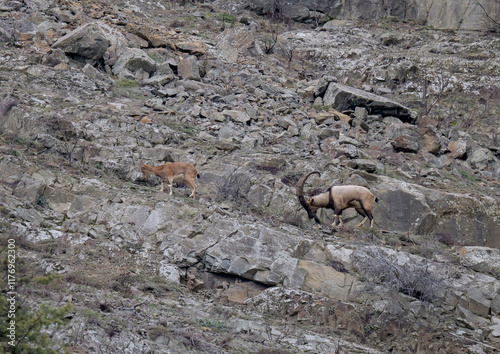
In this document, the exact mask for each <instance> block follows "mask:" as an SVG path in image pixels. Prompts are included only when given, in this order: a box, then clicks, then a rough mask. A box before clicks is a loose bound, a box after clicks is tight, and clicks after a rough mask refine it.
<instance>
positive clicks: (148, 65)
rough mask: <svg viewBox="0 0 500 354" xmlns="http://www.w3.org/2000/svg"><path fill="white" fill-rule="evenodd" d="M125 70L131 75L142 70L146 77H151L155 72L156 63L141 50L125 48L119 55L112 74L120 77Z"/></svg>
mask: <svg viewBox="0 0 500 354" xmlns="http://www.w3.org/2000/svg"><path fill="white" fill-rule="evenodd" d="M125 70H128V71H129V72H131V73H132V74H135V73H136V72H137V71H139V70H143V71H144V72H146V73H148V75H151V74H152V73H153V72H154V71H155V70H156V63H155V61H154V60H153V59H151V58H150V57H149V56H148V55H147V54H146V52H144V51H143V50H141V49H138V48H126V49H124V50H123V51H122V52H121V53H120V55H119V57H118V60H117V61H116V63H115V64H114V65H113V73H114V74H115V75H120V74H122V72H123V71H125Z"/></svg>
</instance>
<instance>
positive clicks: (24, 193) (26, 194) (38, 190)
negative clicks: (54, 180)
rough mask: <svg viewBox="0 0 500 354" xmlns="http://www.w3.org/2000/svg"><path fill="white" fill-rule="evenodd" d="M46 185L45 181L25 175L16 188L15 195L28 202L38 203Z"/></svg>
mask: <svg viewBox="0 0 500 354" xmlns="http://www.w3.org/2000/svg"><path fill="white" fill-rule="evenodd" d="M45 187H46V183H45V182H44V181H42V180H39V179H35V178H32V177H30V176H28V175H23V176H22V177H21V179H20V180H19V182H18V183H17V185H16V187H15V189H14V195H15V196H16V197H18V198H20V199H21V200H23V201H24V202H26V203H28V204H31V205H36V204H37V203H38V202H39V200H40V198H41V197H42V195H43V193H44V191H45Z"/></svg>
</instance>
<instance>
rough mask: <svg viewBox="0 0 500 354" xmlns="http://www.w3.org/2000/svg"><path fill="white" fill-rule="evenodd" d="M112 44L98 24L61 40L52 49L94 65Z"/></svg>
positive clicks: (74, 32) (82, 28)
mask: <svg viewBox="0 0 500 354" xmlns="http://www.w3.org/2000/svg"><path fill="white" fill-rule="evenodd" d="M110 44H111V43H110V41H109V40H108V39H107V38H106V35H105V33H104V32H103V31H102V29H101V27H100V26H99V25H98V24H96V23H88V24H85V25H83V26H80V27H78V28H76V29H75V30H73V31H71V32H70V33H68V34H67V35H65V36H63V37H61V38H59V39H58V40H57V41H56V42H55V43H54V44H53V45H52V48H56V49H57V48H60V49H62V50H63V51H64V52H65V53H66V54H68V55H70V56H72V57H73V58H75V59H81V60H82V61H84V62H86V63H89V64H91V65H94V64H96V63H97V62H98V61H99V60H101V59H102V58H103V56H104V53H106V50H107V49H108V47H109V46H110Z"/></svg>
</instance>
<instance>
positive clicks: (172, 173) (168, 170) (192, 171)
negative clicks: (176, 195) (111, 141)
mask: <svg viewBox="0 0 500 354" xmlns="http://www.w3.org/2000/svg"><path fill="white" fill-rule="evenodd" d="M141 171H142V175H143V178H144V179H148V178H149V176H150V175H151V174H154V175H157V176H160V177H161V178H162V179H163V181H162V182H161V189H160V191H161V192H163V186H164V184H165V182H168V186H169V187H170V193H169V194H170V195H172V183H173V182H174V181H183V182H184V183H186V185H187V186H188V187H189V188H190V189H191V190H192V193H191V195H190V196H189V197H190V198H194V196H195V193H196V183H194V179H195V178H196V177H198V178H200V175H199V174H198V171H197V170H196V168H195V167H194V166H193V165H191V164H190V163H187V162H169V163H166V164H164V165H162V166H157V167H155V166H148V165H146V164H145V163H143V164H142V166H141Z"/></svg>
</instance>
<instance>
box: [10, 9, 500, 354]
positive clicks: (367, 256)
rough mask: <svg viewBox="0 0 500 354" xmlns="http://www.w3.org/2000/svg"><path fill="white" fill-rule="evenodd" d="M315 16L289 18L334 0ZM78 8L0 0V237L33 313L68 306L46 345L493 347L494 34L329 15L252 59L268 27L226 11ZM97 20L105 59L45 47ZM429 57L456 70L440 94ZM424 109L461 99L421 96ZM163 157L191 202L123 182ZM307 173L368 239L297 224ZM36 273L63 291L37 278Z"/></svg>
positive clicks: (439, 76)
mask: <svg viewBox="0 0 500 354" xmlns="http://www.w3.org/2000/svg"><path fill="white" fill-rule="evenodd" d="M317 3H318V4H319V5H320V6H322V7H320V8H318V9H316V10H315V11H310V9H306V8H305V7H304V6H303V4H302V5H301V4H299V3H297V2H294V6H293V7H291V8H286V10H287V11H290V13H295V15H293V16H295V17H296V18H297V19H298V20H301V21H302V20H305V21H312V23H315V25H317V24H318V23H317V22H320V21H321V14H318V13H317V12H319V11H320V10H321V9H324V11H332V12H331V14H333V13H335V11H337V10H339V7H338V6H340V5H341V4H340V2H335V3H334V4H333V6H332V7H328V8H327V7H326V5H328V4H326V3H325V2H321V1H320V2H317ZM386 3H387V2H386ZM89 4H91V5H92V6H89V9H84V8H83V7H82V5H81V2H74V1H73V2H64V4H63V3H62V2H61V3H57V4H55V3H52V2H45V1H25V2H23V3H21V2H19V3H16V4H14V5H13V4H11V3H8V6H7V5H5V7H0V14H2V15H5V14H4V13H1V12H5V11H11V10H14V11H21V9H22V11H25V12H19V13H16V21H19V22H23V21H24V22H25V25H23V26H20V27H16V26H17V24H18V23H19V22H16V23H14V24H16V26H12V28H22V33H19V36H17V34H16V35H14V36H13V37H12V34H10V32H9V36H10V37H9V41H8V42H9V44H8V45H4V44H0V45H1V46H2V49H3V51H1V52H0V53H1V54H0V69H1V70H0V79H1V80H0V87H1V89H2V92H3V93H2V95H3V96H2V97H0V125H1V128H2V130H0V149H1V150H0V152H1V154H0V156H1V157H0V231H1V233H2V234H3V233H5V234H6V235H8V237H12V238H15V240H16V243H17V245H18V247H19V253H18V254H19V255H20V257H22V258H23V262H26V264H28V266H29V271H28V272H27V273H28V274H24V273H22V272H23V271H25V270H23V269H22V268H19V272H20V273H22V274H19V277H22V276H26V277H25V278H23V281H24V279H28V278H30V277H31V278H35V279H37V280H33V281H32V282H31V283H30V285H33V284H36V286H33V288H32V289H29V291H26V293H25V295H26V299H27V300H26V303H28V304H29V305H30V308H34V309H36V308H39V305H40V303H49V304H51V305H52V306H59V304H60V303H61V301H63V302H65V301H73V303H74V306H75V315H74V316H73V317H71V316H68V317H67V318H66V319H65V321H66V322H65V325H66V326H65V327H64V326H63V329H62V330H58V329H55V330H54V333H55V334H54V336H53V338H54V340H57V341H58V342H60V343H68V342H71V343H75V346H76V348H75V349H74V351H82V352H85V351H92V352H98V351H109V350H114V351H117V352H130V353H135V352H138V351H141V350H148V351H152V352H167V351H176V352H189V351H198V352H204V353H205V352H206V353H223V352H229V353H230V352H244V351H248V348H249V345H250V346H251V347H252V348H253V349H255V351H258V350H262V351H263V352H265V351H272V350H288V351H296V352H303V351H314V352H337V351H348V352H359V353H366V352H373V353H376V352H379V351H382V352H389V351H392V352H408V351H411V352H418V351H427V352H439V351H442V352H458V351H460V350H461V351H463V350H470V351H474V350H476V351H477V352H481V351H483V352H486V353H489V352H493V350H492V348H493V346H494V344H496V343H498V341H499V339H500V332H499V331H498V323H500V318H499V314H500V312H499V311H500V295H499V294H500V285H499V280H498V274H497V273H498V272H497V270H498V269H497V268H498V265H497V264H496V263H497V262H496V258H497V252H496V248H495V247H498V240H497V237H496V235H497V231H498V229H497V227H498V220H499V213H500V206H499V204H498V201H499V198H498V184H497V183H498V182H497V180H496V177H498V176H499V173H500V170H499V166H500V164H499V160H498V149H497V148H495V146H493V147H492V146H491V144H492V141H494V129H492V128H491V127H494V126H495V125H494V124H492V123H491V122H490V120H491V121H492V120H493V119H491V117H496V112H497V111H495V108H494V107H495V104H497V101H496V98H495V97H497V96H495V95H496V94H495V92H496V91H490V90H493V88H494V87H495V86H496V84H497V81H498V80H497V77H498V75H496V74H497V65H496V58H495V56H494V54H493V55H490V52H491V53H494V52H495V50H496V46H497V45H498V42H497V41H496V38H495V37H490V35H489V34H488V33H484V34H482V35H481V36H476V34H456V33H447V32H446V33H445V32H439V31H436V30H432V31H429V30H426V29H424V28H420V27H418V29H419V30H418V31H415V30H414V29H413V28H409V27H406V28H405V29H404V30H403V31H401V32H397V33H393V32H392V31H393V29H392V30H391V31H390V32H391V33H388V30H387V29H386V28H385V25H386V24H384V26H377V25H376V24H375V23H373V22H369V23H363V22H359V23H357V22H356V23H355V24H353V25H348V24H346V23H344V24H341V23H337V25H335V26H337V27H335V28H334V29H333V30H332V29H327V28H324V27H323V28H321V29H320V30H317V31H316V30H314V31H313V30H310V29H307V28H292V29H290V30H288V29H287V30H286V31H285V32H283V33H280V40H279V41H277V43H276V49H275V50H274V51H270V53H264V51H262V48H260V50H259V46H260V45H261V44H262V43H263V42H264V40H263V39H262V38H263V37H264V36H265V35H267V34H268V33H267V32H266V31H265V30H264V29H262V28H261V29H259V26H264V24H268V25H271V24H272V23H266V21H265V19H263V18H255V17H252V16H253V15H251V14H249V13H247V14H245V16H247V15H248V16H249V18H250V19H249V18H246V21H245V19H243V18H241V22H238V21H239V20H236V21H235V22H234V23H232V25H231V26H230V28H226V29H225V30H222V29H223V27H224V26H225V22H224V21H225V19H227V18H228V16H227V13H225V12H224V11H222V10H219V9H218V8H217V7H216V6H218V5H224V6H226V5H227V4H226V3H224V4H222V2H214V3H211V4H210V5H209V4H204V5H203V6H201V5H200V6H199V7H196V6H197V4H194V5H193V4H186V6H185V7H177V4H175V3H171V4H169V6H170V5H171V6H172V7H173V9H172V8H169V9H167V8H166V5H164V4H162V3H161V2H160V3H158V2H156V3H154V2H143V1H130V2H128V3H127V4H128V5H127V6H130V8H128V7H127V8H126V10H123V9H122V8H121V7H120V6H118V5H117V6H111V4H108V3H107V2H102V1H96V2H92V1H90V2H89ZM274 4H276V3H274ZM329 4H330V5H331V4H332V3H331V2H330V3H329ZM378 4H379V3H377V4H375V2H370V3H369V5H367V9H370V11H373V12H375V13H377V14H382V12H377V11H378V10H376V9H375V6H378ZM389 5H390V4H389ZM2 6H3V5H2ZM34 8H36V9H37V11H41V13H39V14H37V16H36V18H37V23H38V20H39V19H40V18H39V17H38V16H40V17H42V18H43V19H44V21H43V22H41V23H39V24H37V25H35V24H34V23H32V22H30V21H31V19H30V18H31V17H30V16H28V15H27V14H31V13H30V11H31V10H30V9H34ZM5 9H7V10H5ZM49 10H50V12H49ZM174 10H175V11H178V12H175V14H174ZM408 10H409V9H408ZM321 11H323V10H321ZM394 11H396V13H397V14H399V13H400V11H402V9H401V8H396V9H395V10H394ZM184 12H186V13H189V14H190V15H192V16H190V17H189V26H187V25H186V24H184V25H183V22H182V21H184V17H179V16H178V15H179V13H184ZM216 15H217V16H216ZM86 16H88V17H86ZM7 17H10V14H9V16H7ZM174 17H175V21H174V20H173V18H174ZM295 17H294V18H295ZM54 18H64V21H65V23H69V24H70V26H69V27H68V26H67V25H66V24H62V23H59V22H57V21H54ZM90 18H92V20H90ZM96 18H97V19H102V20H103V22H99V24H98V27H99V28H100V35H103V36H104V38H105V39H106V40H107V41H108V42H109V46H108V47H107V49H106V51H105V52H104V54H101V51H100V50H97V51H96V52H95V53H98V54H96V56H95V58H94V56H93V55H88V57H86V59H85V60H84V61H87V62H88V63H86V64H85V65H83V64H82V63H79V62H75V61H73V60H69V58H67V57H65V55H63V51H65V50H67V49H64V50H63V49H61V50H52V51H51V50H50V45H49V43H53V42H57V39H58V38H59V39H62V38H64V37H65V36H68V35H69V34H70V33H72V35H74V34H75V32H72V31H70V29H69V28H77V31H78V29H79V30H80V31H82V30H83V29H86V28H87V25H86V24H85V23H82V22H86V21H88V22H92V23H94V22H93V21H94V20H95V19H96ZM186 18H187V17H186ZM104 21H105V22H106V23H108V25H105V24H104ZM211 21H213V22H211ZM210 26H212V27H210ZM412 26H413V25H412ZM0 27H1V28H2V31H3V32H0V35H1V36H3V37H4V38H5V36H6V33H7V32H6V31H4V30H3V29H4V28H5V26H0ZM12 28H11V29H12ZM210 28H211V29H212V30H213V32H210V31H209V29H210ZM87 29H88V28H87ZM23 31H24V32H23ZM200 34H202V35H200ZM492 38H493V40H492ZM288 39H290V40H292V44H294V46H291V47H288V52H287V47H286V43H287V41H288ZM11 40H12V41H11ZM35 40H37V41H35ZM75 42H78V41H75ZM201 42H204V43H201ZM354 43H358V44H357V45H354ZM84 47H85V45H82V48H84ZM44 48H45V49H44ZM61 48H62V47H61ZM68 48H69V47H68ZM139 48H141V49H139ZM478 48H481V49H480V50H479V49H478ZM292 49H293V50H292ZM68 50H69V49H68ZM290 50H291V52H290ZM462 51H463V52H467V53H469V54H468V55H467V58H464V59H460V58H458V55H455V54H457V53H458V52H462ZM67 53H68V56H69V57H71V56H72V55H73V54H71V53H72V52H70V51H68V52H67ZM86 53H87V52H85V51H82V54H85V55H87V54H86ZM422 53H426V54H425V55H423V54H422ZM285 54H288V55H286V56H284V55H285ZM292 54H293V55H292ZM406 54H408V55H406ZM431 56H432V60H430V59H429V58H430V57H431ZM449 56H451V57H452V58H453V59H454V60H455V61H454V65H455V64H456V71H453V72H450V73H449V74H450V75H451V74H452V76H450V80H449V82H450V83H451V84H450V86H446V87H443V84H442V85H441V86H439V85H437V83H438V82H441V83H443V82H445V81H446V80H445V79H446V76H447V75H448V72H447V71H446V70H447V67H446V66H445V65H444V66H442V65H441V64H442V63H444V62H446V61H447V60H448V59H449ZM82 58H83V56H82ZM392 58H398V59H392ZM93 60H97V61H98V63H96V62H94V61H93ZM308 61H312V62H313V63H317V66H309V64H308ZM94 65H95V66H94ZM318 67H319V68H326V69H318ZM445 69H446V70H445ZM323 70H324V71H323ZM450 70H451V69H450ZM454 70H455V69H454ZM331 73H335V75H338V76H339V77H338V78H335V77H333V76H332V75H331ZM424 79H425V81H424ZM422 82H426V83H427V84H428V86H426V87H425V90H424V88H423V87H422V85H423V84H422ZM339 83H342V84H339ZM427 84H426V85H427ZM478 90H480V91H478ZM476 91H477V92H476ZM441 94H442V95H443V96H442V95H441ZM459 94H461V95H459ZM448 95H449V96H448ZM454 95H457V97H455V96H454ZM444 96H446V98H447V99H449V100H450V101H451V106H456V105H460V104H463V105H464V106H467V107H469V106H471V107H472V108H471V109H470V110H464V111H455V110H452V108H454V107H451V108H450V106H446V105H444V106H443V107H441V108H440V109H438V107H439V106H440V105H439V104H436V105H435V106H432V105H433V103H434V102H435V100H436V99H439V98H440V97H444ZM468 96H470V97H472V98H470V97H468ZM485 97H486V98H487V99H488V100H491V102H488V104H484V107H483V104H482V103H481V102H483V101H482V100H486V98H485ZM476 101H477V102H476ZM478 102H479V104H478ZM439 103H442V102H439ZM409 107H411V109H410V108H409ZM431 108H432V109H433V110H430V109H431ZM342 110H344V111H343V112H341V111H342ZM472 110H474V112H472ZM417 112H420V113H425V112H427V115H426V116H422V115H418V114H417ZM477 112H485V113H484V117H483V116H481V120H480V121H470V122H469V121H466V122H465V123H464V122H462V120H461V119H459V118H461V117H469V116H475V114H476V113H477ZM490 116H491V117H490ZM435 119H436V120H435ZM437 119H440V121H439V122H438V121H437ZM452 119H453V120H452ZM464 120H466V119H465V118H464ZM485 122H486V123H487V124H489V126H488V131H487V132H486V133H483V134H484V135H482V134H480V133H481V131H477V130H475V128H476V126H475V125H481V124H485ZM467 124H469V125H467ZM459 125H460V126H459ZM458 126H459V127H458ZM469 128H470V130H469ZM472 131H474V134H473V133H472ZM173 161H186V162H190V163H192V164H194V165H195V166H196V168H197V169H198V171H199V172H200V179H199V180H197V183H198V187H199V188H198V191H199V193H198V194H197V198H196V199H194V200H193V199H190V198H187V196H188V195H189V191H188V189H187V188H185V187H183V185H182V184H181V183H178V184H177V185H175V186H174V192H173V195H172V196H169V195H168V194H166V193H161V192H159V185H158V184H159V179H158V178H156V177H151V178H149V179H148V180H144V179H143V177H142V176H141V172H140V166H141V163H143V162H147V163H148V164H151V165H155V166H156V165H161V164H163V163H165V162H173ZM313 170H319V171H321V176H320V177H318V178H316V177H315V178H314V179H311V180H309V181H308V185H307V186H306V188H305V189H306V191H308V194H314V193H315V191H318V190H319V191H324V190H326V189H327V188H328V187H330V186H332V185H338V184H356V185H363V186H366V187H368V188H369V189H370V190H371V191H373V193H374V194H375V195H376V196H377V197H378V199H379V202H378V203H377V204H376V205H375V206H374V210H373V213H374V216H375V228H374V230H369V229H368V228H363V229H359V228H356V226H355V225H356V224H357V223H359V221H360V220H361V217H360V216H359V215H357V213H356V212H355V211H354V210H353V209H350V210H346V211H345V212H344V215H343V217H344V220H345V224H346V225H345V227H344V228H343V229H341V228H334V227H331V226H330V224H331V221H332V211H331V210H326V211H325V210H322V211H321V212H320V213H319V216H320V218H321V221H322V222H323V224H322V225H313V224H312V222H310V221H309V220H308V219H307V214H306V213H305V211H304V210H303V209H302V208H301V206H300V205H299V203H298V201H297V198H296V195H295V185H296V183H297V181H298V179H299V177H300V176H301V175H302V174H303V173H304V172H307V171H313ZM463 245H466V246H465V247H464V248H462V251H461V252H460V253H459V257H460V258H457V255H456V250H457V249H458V247H456V246H463ZM469 245H470V246H469ZM486 246H489V247H486ZM458 260H460V264H458ZM2 264H4V263H2ZM47 273H48V274H52V273H56V274H55V275H56V276H57V275H61V276H62V280H61V283H60V284H55V285H54V284H50V285H49V286H44V284H42V283H41V282H40V283H38V279H39V278H36V277H37V276H41V277H46V276H47ZM27 281H28V280H27ZM53 286H54V288H53ZM53 289H56V290H54V291H53ZM52 291H53V292H52ZM139 299H140V300H139ZM234 303H237V304H238V305H237V306H234ZM145 321H146V322H147V323H148V326H147V327H145V326H144V323H145ZM304 324H305V325H304ZM78 333H82V335H81V337H78ZM75 336H76V337H78V338H76V339H75ZM103 343H104V344H103ZM124 343H125V344H124ZM249 343H250V344H249ZM339 343H341V347H342V348H339V346H340V344H339ZM54 347H55V348H59V347H60V346H54ZM493 349H494V348H493ZM71 350H73V348H72V349H71Z"/></svg>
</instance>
